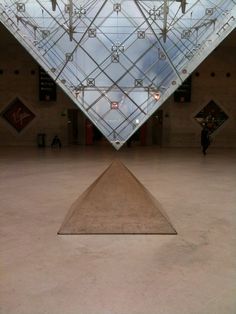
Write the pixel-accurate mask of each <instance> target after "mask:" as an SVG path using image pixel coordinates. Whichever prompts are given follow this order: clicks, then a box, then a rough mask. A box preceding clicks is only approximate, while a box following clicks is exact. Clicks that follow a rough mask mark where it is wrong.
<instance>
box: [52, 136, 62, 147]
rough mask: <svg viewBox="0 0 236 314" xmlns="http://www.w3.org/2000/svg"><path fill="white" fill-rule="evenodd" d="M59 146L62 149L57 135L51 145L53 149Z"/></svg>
mask: <svg viewBox="0 0 236 314" xmlns="http://www.w3.org/2000/svg"><path fill="white" fill-rule="evenodd" d="M57 146H58V147H59V148H61V140H60V139H59V137H58V136H57V135H55V136H54V138H53V140H52V143H51V148H53V147H57Z"/></svg>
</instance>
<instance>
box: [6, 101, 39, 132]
mask: <svg viewBox="0 0 236 314" xmlns="http://www.w3.org/2000/svg"><path fill="white" fill-rule="evenodd" d="M1 116H2V118H3V119H5V120H6V121H7V122H8V123H9V124H10V125H11V126H12V127H13V128H14V129H15V130H16V131H17V132H18V133H20V132H21V131H23V130H24V129H25V128H26V127H27V126H28V125H29V124H30V123H31V122H32V120H33V119H34V118H35V114H34V113H33V112H32V111H31V110H30V109H29V108H28V107H27V106H26V105H25V104H24V103H23V102H22V101H21V100H20V99H19V98H15V99H14V100H13V101H12V102H11V103H10V104H9V105H8V106H7V108H6V109H5V110H4V111H3V112H2V114H1Z"/></svg>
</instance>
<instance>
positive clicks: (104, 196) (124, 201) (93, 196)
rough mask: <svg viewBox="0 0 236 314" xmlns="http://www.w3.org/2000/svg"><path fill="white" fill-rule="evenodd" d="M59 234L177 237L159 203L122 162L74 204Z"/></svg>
mask: <svg viewBox="0 0 236 314" xmlns="http://www.w3.org/2000/svg"><path fill="white" fill-rule="evenodd" d="M58 234H61V235H62V234H176V231H175V229H174V228H173V227H172V225H171V223H170V222H169V220H168V218H167V217H166V215H164V214H163V212H162V210H161V206H160V204H159V203H158V202H157V201H156V200H155V198H154V197H153V196H152V195H151V194H150V193H149V192H148V190H147V189H146V188H145V187H144V186H143V185H142V184H141V183H140V182H139V181H138V180H137V179H136V178H135V176H134V175H133V174H132V173H131V172H130V171H129V170H128V169H127V168H126V167H125V166H124V165H123V164H122V163H121V162H119V161H114V162H113V163H112V164H111V165H110V166H109V167H108V168H107V169H106V170H105V171H104V172H103V173H102V174H101V175H100V176H99V177H98V179H97V180H96V181H94V182H93V183H92V184H91V185H90V186H89V187H88V188H87V190H86V191H85V192H84V193H83V194H82V195H81V196H80V197H79V198H78V199H77V200H76V201H75V202H74V204H73V205H72V207H71V209H70V210H69V212H68V214H67V215H66V217H65V220H64V222H63V224H62V226H61V228H60V230H59V232H58Z"/></svg>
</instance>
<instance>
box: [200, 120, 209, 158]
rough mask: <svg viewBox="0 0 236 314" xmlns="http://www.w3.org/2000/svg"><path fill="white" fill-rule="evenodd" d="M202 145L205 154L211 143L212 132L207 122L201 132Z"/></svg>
mask: <svg viewBox="0 0 236 314" xmlns="http://www.w3.org/2000/svg"><path fill="white" fill-rule="evenodd" d="M201 145H202V153H203V155H206V151H207V148H208V147H209V145H210V132H209V129H208V127H207V125H206V124H205V125H204V127H203V129H202V132H201Z"/></svg>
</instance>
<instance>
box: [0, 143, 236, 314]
mask: <svg viewBox="0 0 236 314" xmlns="http://www.w3.org/2000/svg"><path fill="white" fill-rule="evenodd" d="M114 158H119V159H120V160H121V161H122V162H123V163H124V164H125V165H126V166H127V167H128V168H129V169H130V170H131V171H132V172H133V173H134V174H135V176H136V177H137V178H138V179H139V180H140V181H141V182H142V183H143V184H144V185H145V187H146V188H147V189H148V190H149V191H150V192H151V193H152V194H153V195H154V196H155V197H156V198H157V199H158V200H159V202H160V203H161V204H162V206H163V208H164V210H165V211H166V213H167V215H168V216H169V217H171V222H172V223H173V225H174V226H175V228H176V229H177V230H178V235H176V236H168V235H163V236H160V235H158V236H156V235H148V236H147V235H127V236H123V235H99V236H96V235H90V236H85V235H82V236H77V235H74V236H68V235H67V236H58V235H57V231H58V229H59V227H60V225H61V223H62V221H63V219H64V217H65V214H66V213H67V211H68V209H69V208H70V206H71V203H72V201H73V200H75V199H76V198H77V197H78V195H79V194H81V193H82V192H83V191H84V190H85V189H86V188H87V187H88V186H89V185H90V184H91V183H92V182H93V181H94V179H96V178H97V176H98V175H99V174H101V173H102V171H104V170H105V168H106V167H107V166H108V165H109V164H110V163H111V161H112V160H113V159H114ZM235 158H236V151H235V150H216V149H215V150H214V149H210V150H209V154H208V155H207V156H206V157H204V156H202V155H201V152H200V149H191V150H187V149H158V148H149V147H147V148H142V147H131V148H126V147H124V149H122V150H121V151H120V152H115V151H114V150H113V148H111V147H102V148H101V147H99V149H98V148H94V147H88V148H83V147H79V146H77V147H74V148H73V149H70V148H63V149H62V150H50V149H45V150H38V149H33V148H32V149H30V148H2V149H1V153H0V177H1V178H0V189H1V191H0V197H1V203H0V209H1V222H0V223H1V226H0V227H1V239H0V241H1V243H0V245H1V280H0V313H3V314H6V313H7V314H16V313H17V314H42V313H50V314H80V313H81V314H162V313H165V314H180V313H181V314H193V313H194V314H195V313H199V314H200V313H201V314H212V313H214V314H223V313H224V314H234V313H235V312H236V299H235V295H236V264H235V260H236V249H235V241H236V232H235V227H236V217H235V204H236V193H235V186H236V163H235Z"/></svg>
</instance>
